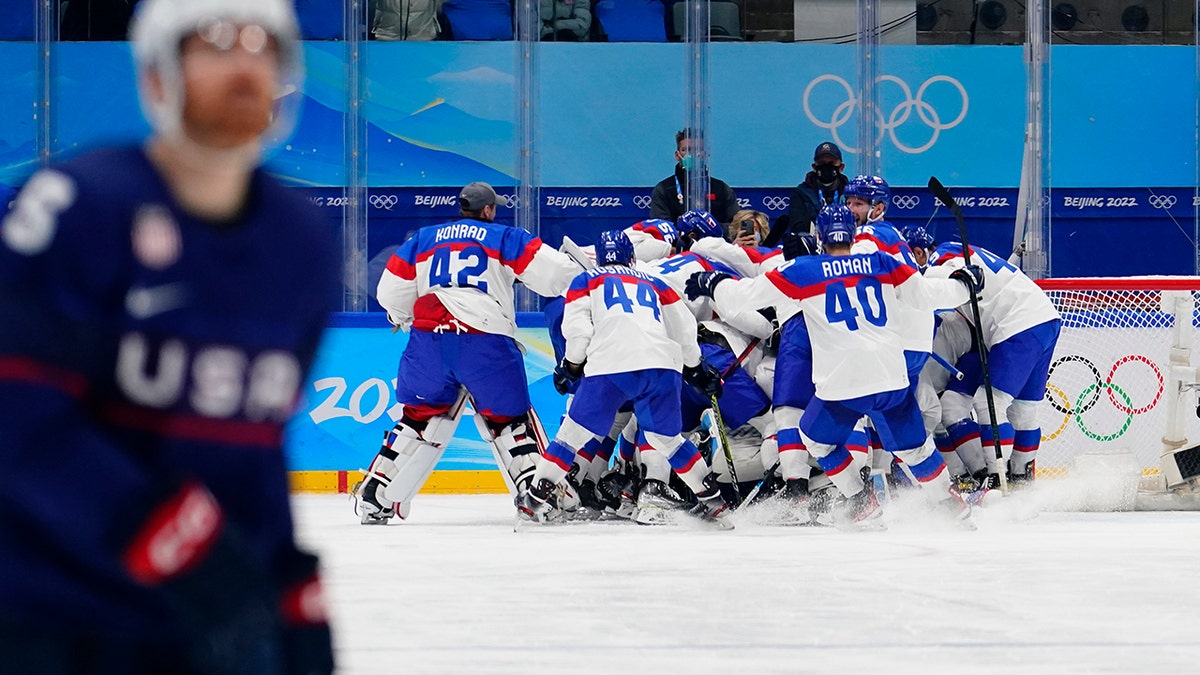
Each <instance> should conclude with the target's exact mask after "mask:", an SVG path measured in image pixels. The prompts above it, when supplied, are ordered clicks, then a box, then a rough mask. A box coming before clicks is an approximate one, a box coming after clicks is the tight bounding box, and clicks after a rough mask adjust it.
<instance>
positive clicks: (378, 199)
mask: <svg viewBox="0 0 1200 675" xmlns="http://www.w3.org/2000/svg"><path fill="white" fill-rule="evenodd" d="M367 201H368V202H370V203H371V206H374V207H375V208H377V209H385V210H388V211H391V210H392V207H394V206H395V205H396V204H397V203H399V201H400V199H399V198H398V197H396V195H371V198H370V199H368V200H367Z"/></svg>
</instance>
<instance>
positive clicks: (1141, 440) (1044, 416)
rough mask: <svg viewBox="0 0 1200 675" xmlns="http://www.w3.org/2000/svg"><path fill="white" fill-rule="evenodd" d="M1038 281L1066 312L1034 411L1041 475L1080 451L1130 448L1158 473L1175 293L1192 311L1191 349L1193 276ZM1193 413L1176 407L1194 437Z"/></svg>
mask: <svg viewBox="0 0 1200 675" xmlns="http://www.w3.org/2000/svg"><path fill="white" fill-rule="evenodd" d="M1038 283H1039V285H1041V286H1042V288H1043V289H1044V290H1045V291H1046V294H1047V295H1048V296H1049V297H1050V299H1051V301H1053V302H1054V305H1055V307H1056V308H1057V309H1058V311H1059V312H1060V313H1061V314H1062V318H1063V330H1062V334H1061V335H1060V337H1059V340H1058V345H1057V347H1056V349H1055V352H1054V360H1053V362H1052V364H1051V368H1050V377H1049V382H1048V385H1047V390H1046V401H1045V403H1044V404H1043V405H1042V407H1041V413H1040V415H1041V424H1042V446H1041V451H1040V452H1039V453H1038V473H1039V474H1047V475H1058V474H1061V473H1063V472H1065V471H1066V470H1067V469H1070V468H1071V465H1072V461H1073V460H1074V459H1075V457H1077V456H1079V455H1081V454H1083V453H1085V452H1094V451H1098V450H1099V451H1105V450H1121V449H1124V450H1130V451H1132V452H1133V453H1134V454H1135V456H1136V457H1137V460H1138V461H1139V462H1140V464H1141V466H1142V468H1143V470H1144V471H1146V472H1152V473H1153V472H1157V471H1158V467H1159V454H1160V452H1161V451H1162V442H1161V439H1162V437H1163V434H1164V432H1166V430H1167V413H1166V409H1167V403H1166V399H1167V396H1168V394H1167V390H1168V387H1169V382H1168V380H1169V378H1168V375H1169V372H1170V371H1169V367H1168V364H1169V359H1170V353H1171V345H1172V340H1173V331H1174V327H1175V317H1174V316H1173V314H1172V309H1173V306H1174V298H1177V297H1181V298H1183V299H1184V308H1185V309H1184V313H1185V314H1188V315H1190V316H1191V325H1192V329H1191V330H1189V331H1188V337H1187V342H1188V343H1189V344H1190V347H1191V349H1192V350H1193V351H1195V350H1196V349H1197V348H1198V347H1200V341H1198V339H1197V336H1198V335H1200V333H1198V332H1197V331H1196V330H1194V327H1195V326H1196V325H1197V323H1196V317H1197V312H1196V298H1197V292H1198V291H1200V279H1194V278H1189V279H1179V278H1167V277H1163V278H1130V279H1116V278H1112V279H1047V280H1043V281H1040V282H1038ZM1187 308H1190V311H1188V309H1187ZM1187 400H1188V401H1192V400H1194V399H1191V398H1189V399H1187ZM1195 412H1196V411H1195V409H1194V408H1191V407H1190V406H1189V407H1187V408H1183V409H1181V414H1182V415H1184V416H1185V417H1186V419H1187V423H1186V426H1185V429H1186V431H1187V436H1188V438H1191V439H1200V420H1198V419H1197V418H1196V414H1195Z"/></svg>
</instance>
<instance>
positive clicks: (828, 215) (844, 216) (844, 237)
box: [817, 204, 856, 248]
mask: <svg viewBox="0 0 1200 675" xmlns="http://www.w3.org/2000/svg"><path fill="white" fill-rule="evenodd" d="M855 230H856V228H855V224H854V214H853V213H852V212H851V211H850V209H848V208H846V207H845V206H843V205H841V204H830V205H829V206H826V207H825V208H823V209H821V212H820V213H818V214H817V235H818V236H819V237H820V238H821V245H822V246H823V247H825V248H829V245H830V244H835V245H839V244H841V245H846V246H849V245H850V244H853V243H854V233H855Z"/></svg>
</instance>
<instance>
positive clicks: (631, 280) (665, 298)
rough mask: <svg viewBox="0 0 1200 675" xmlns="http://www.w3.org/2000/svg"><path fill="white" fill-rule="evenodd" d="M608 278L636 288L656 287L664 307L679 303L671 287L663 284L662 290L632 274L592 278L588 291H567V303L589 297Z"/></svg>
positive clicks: (574, 289)
mask: <svg viewBox="0 0 1200 675" xmlns="http://www.w3.org/2000/svg"><path fill="white" fill-rule="evenodd" d="M608 277H616V278H617V279H620V280H621V282H622V283H628V284H634V285H635V286H636V285H637V284H650V285H651V286H653V287H654V291H655V292H656V293H657V294H658V301H659V302H660V303H662V304H664V305H669V304H671V303H672V302H679V294H678V293H676V292H675V289H673V288H671V287H670V286H667V285H666V284H663V286H664V287H665V288H662V289H660V288H659V287H658V286H657V285H656V284H655V283H654V282H653V281H650V280H649V279H643V278H641V277H635V276H633V275H630V274H601V275H598V276H595V277H592V278H591V279H589V280H588V285H587V288H586V289H583V288H573V289H571V290H569V291H567V302H573V301H575V300H578V299H579V298H582V297H584V296H585V295H588V294H589V293H591V292H592V291H594V290H596V289H597V288H599V287H600V286H601V285H603V284H604V280H605V279H606V278H608Z"/></svg>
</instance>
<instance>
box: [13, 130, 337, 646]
mask: <svg viewBox="0 0 1200 675" xmlns="http://www.w3.org/2000/svg"><path fill="white" fill-rule="evenodd" d="M336 250H337V248H336V245H335V239H334V237H333V228H332V227H331V226H330V224H329V223H327V222H326V221H325V220H324V219H323V218H322V217H321V215H320V214H319V213H318V212H316V211H315V209H313V207H312V206H311V205H309V204H308V203H307V202H306V200H304V199H303V198H301V197H299V196H298V195H297V194H296V193H294V192H292V191H290V190H288V189H286V188H284V187H283V186H282V185H280V184H279V183H278V182H277V181H275V180H274V179H272V178H271V177H269V176H267V175H266V174H265V173H264V172H262V171H255V172H254V173H253V174H252V176H251V180H250V184H249V194H248V198H247V202H246V205H245V208H244V211H243V212H242V213H241V214H239V215H238V216H237V217H236V218H235V219H234V220H233V221H231V222H222V223H213V222H206V221H203V220H200V219H198V218H196V217H194V216H192V215H190V214H189V213H187V212H185V211H183V210H182V209H181V208H180V207H179V205H178V204H177V203H176V202H175V200H174V198H173V196H172V193H171V191H170V189H169V188H168V187H167V185H166V184H165V183H164V182H163V180H162V178H161V177H160V176H159V174H158V172H157V171H156V170H155V169H154V168H153V166H152V165H151V164H150V162H149V161H148V159H147V158H146V156H145V155H144V154H143V152H142V151H141V150H140V149H137V148H128V149H120V150H105V151H101V152H96V153H92V154H89V155H85V156H84V157H81V158H79V159H77V160H75V161H73V162H71V163H69V164H66V165H64V166H61V167H58V168H54V169H47V170H43V171H40V172H38V173H37V174H35V175H34V176H33V177H32V178H31V179H30V180H29V182H28V183H27V184H26V186H25V188H24V190H23V191H22V193H21V195H20V196H19V197H18V200H17V204H16V206H15V207H14V209H13V211H11V212H10V213H9V214H8V216H7V217H5V219H4V221H3V224H2V225H0V315H2V316H3V319H2V320H0V475H4V476H6V477H8V478H9V480H6V481H5V482H4V484H3V486H0V503H2V506H0V510H2V511H3V516H2V517H0V608H3V610H0V611H3V612H4V613H9V612H12V613H15V614H11V615H10V616H19V617H21V618H22V620H23V621H30V622H45V621H50V622H53V625H59V624H64V623H65V624H74V625H79V623H80V622H84V623H86V624H87V625H88V626H91V627H94V628H95V629H96V630H100V631H104V630H109V631H113V632H118V633H122V634H124V635H125V636H127V637H128V636H136V635H148V636H153V635H158V634H160V633H161V632H163V631H168V630H171V629H173V628H177V627H175V626H172V625H171V624H170V621H169V620H167V619H166V618H165V613H164V611H163V608H162V607H161V606H160V604H159V603H158V602H157V601H156V599H155V597H154V596H151V595H150V594H149V593H148V592H147V591H146V589H144V588H141V587H138V586H136V585H135V584H134V583H133V581H132V579H131V578H130V577H129V575H128V573H126V572H124V570H123V569H122V568H121V566H120V565H119V564H118V562H119V552H120V549H121V547H122V541H123V539H122V531H123V530H124V531H125V535H124V536H125V537H128V536H131V535H132V528H133V527H135V526H136V525H137V523H138V522H139V518H144V517H145V516H146V515H147V512H148V509H149V505H150V504H152V503H154V502H155V501H156V499H161V498H162V496H163V495H162V493H161V491H162V490H163V489H164V487H168V486H171V485H172V484H173V482H174V481H178V480H181V479H183V478H189V477H190V478H197V479H199V480H201V481H203V482H204V483H205V484H206V485H207V486H208V487H209V489H210V490H211V491H212V493H213V494H214V495H215V496H216V497H217V499H218V500H219V502H220V504H221V506H222V509H223V510H224V512H225V517H226V518H227V520H228V522H230V523H232V524H234V525H236V526H237V527H238V529H240V530H241V531H242V532H243V533H244V534H245V535H246V537H245V540H246V542H247V543H248V544H249V545H250V546H251V547H252V549H253V552H254V554H255V555H256V556H257V557H258V559H259V560H260V561H262V562H263V563H264V564H267V565H270V564H271V563H272V562H274V561H276V560H279V559H280V556H281V554H282V553H283V552H285V551H286V550H287V549H288V547H291V546H294V543H293V536H292V519H291V512H290V510H289V505H288V483H287V476H286V472H285V469H286V467H285V462H284V456H283V452H282V442H281V439H282V435H283V429H284V424H285V423H286V422H287V420H288V419H289V418H290V417H291V414H292V413H293V411H294V405H295V401H296V400H297V398H298V397H299V395H300V393H301V388H302V386H303V383H304V382H305V378H306V376H307V373H308V370H309V366H310V365H311V363H312V360H313V357H314V354H315V352H316V348H317V343H318V340H319V339H320V335H321V332H322V330H323V329H324V326H325V323H326V315H327V312H328V310H329V309H330V308H331V305H332V303H333V301H334V299H335V298H336V294H337V290H338V288H339V285H340V276H341V275H340V272H339V269H338V267H339V265H338V261H337V259H336V257H335V253H334V252H335V251H336ZM39 476H40V477H43V478H38V477H39ZM50 486H52V487H50ZM156 494H157V495H158V496H157V497H155V495H156ZM80 570H84V572H81V571H80Z"/></svg>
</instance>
